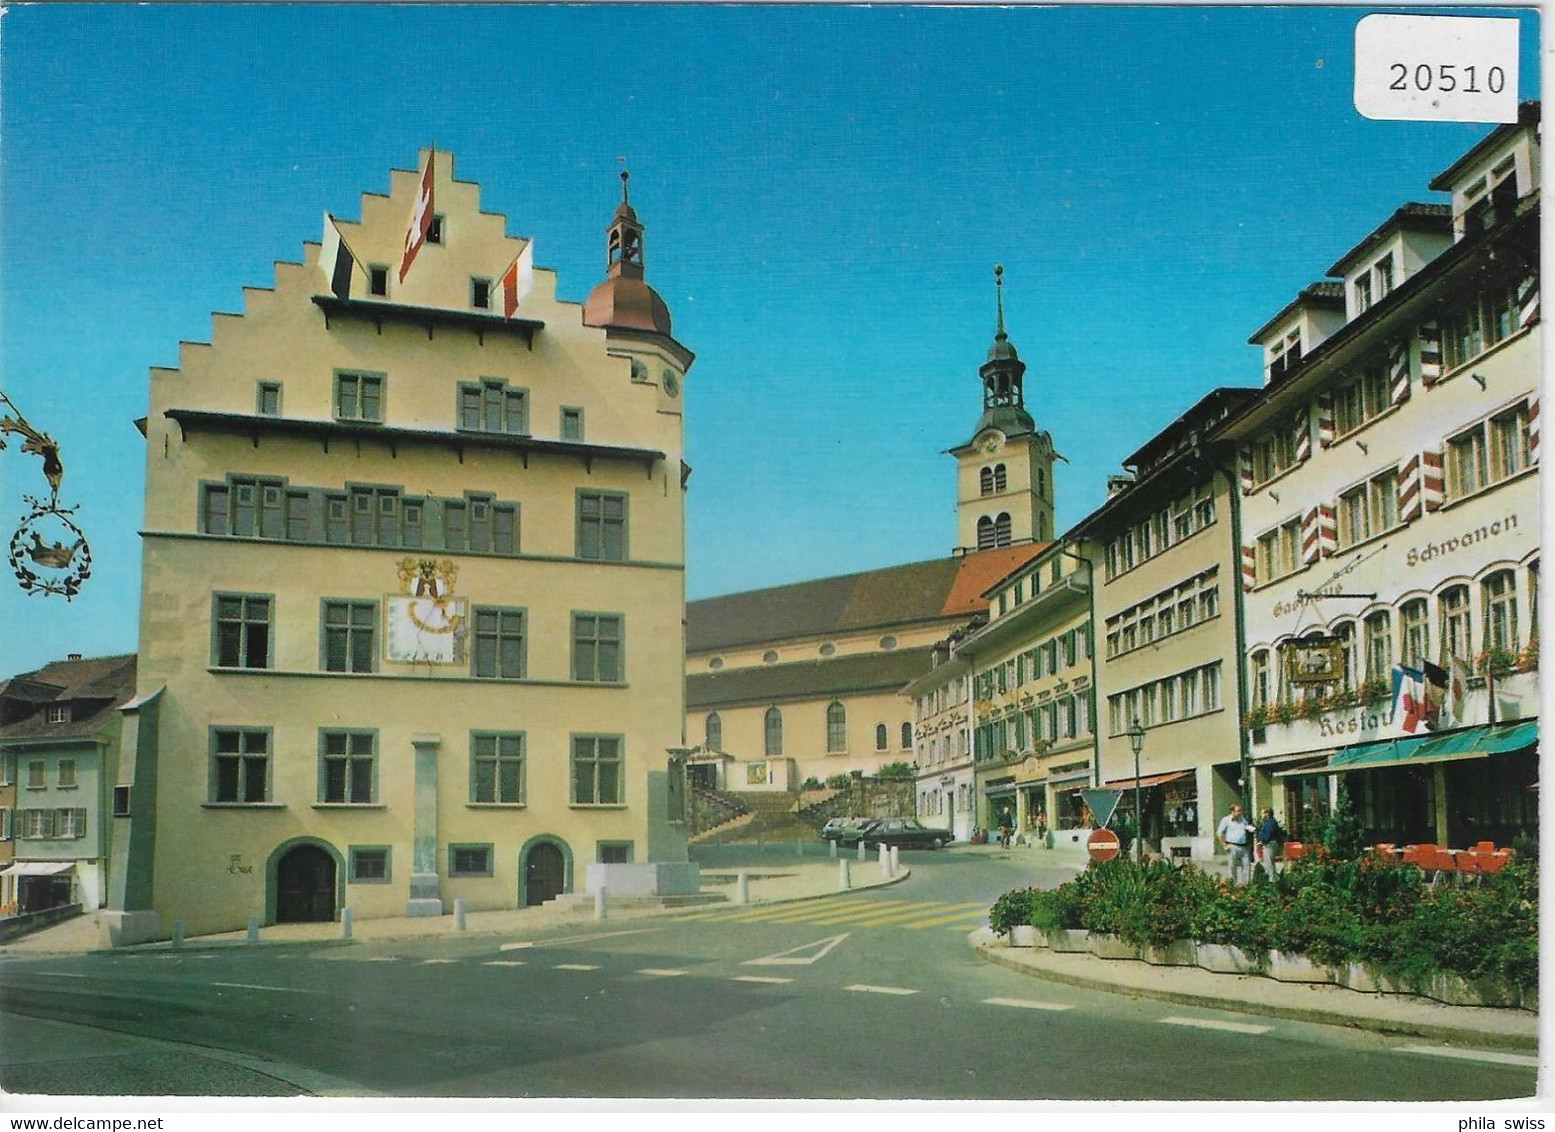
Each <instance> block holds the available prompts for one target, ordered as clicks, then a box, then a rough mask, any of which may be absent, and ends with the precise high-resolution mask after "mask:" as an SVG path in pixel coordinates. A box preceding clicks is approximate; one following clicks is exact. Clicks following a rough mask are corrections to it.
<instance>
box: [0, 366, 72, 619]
mask: <svg viewBox="0 0 1555 1132" xmlns="http://www.w3.org/2000/svg"><path fill="white" fill-rule="evenodd" d="M0 405H3V407H4V412H3V413H0V450H3V449H4V448H5V438H6V436H8V435H11V434H15V435H18V436H21V437H22V448H21V450H22V451H23V452H24V453H29V454H31V455H34V456H37V457H39V458H40V459H41V460H42V461H43V478H44V480H45V481H46V482H47V483H48V485H49V494H48V498H47V499H41V498H39V497H37V496H32V495H27V494H25V493H23V495H22V502H23V503H25V504H26V505H27V513H26V514H25V515H23V516H22V521H21V522H20V523H18V524H17V527H16V532H15V533H14V534H13V535H11V543H10V548H9V551H8V554H7V557H8V559H9V561H10V563H11V570H12V571H13V572H14V573H15V574H16V581H17V584H18V585H20V586H21V588H22V589H23V590H24V591H25V592H26V593H28V594H41V595H44V596H47V595H49V594H58V595H62V596H63V597H64V598H65V600H66V601H69V600H70V599H71V598H73V597H75V596H76V594H78V593H79V592H80V591H81V586H82V583H84V582H85V581H86V580H87V578H89V577H91V574H92V549H91V547H89V546H88V545H87V543H86V535H85V533H84V532H83V531H82V530H81V528H80V527H78V526H77V525H76V523H75V520H74V519H73V518H71V516H73V515H74V514H75V513H76V511H77V510H78V508H77V507H61V506H60V505H59V485H60V482H61V481H62V480H63V479H64V478H65V465H64V463H63V462H62V461H61V460H60V458H59V445H58V444H57V443H56V442H55V440H54V438H53V437H51V436H50V435H49V434H48V433H46V432H39V431H38V430H37V429H36V428H34V427H33V426H32V425H31V424H29V423H28V421H27V418H26V417H24V416H22V413H21V410H20V409H18V408H17V407H16V404H15V402H13V401H12V400H11V399H10V398H9V397H7V396H6V395H5V394H4V393H0Z"/></svg>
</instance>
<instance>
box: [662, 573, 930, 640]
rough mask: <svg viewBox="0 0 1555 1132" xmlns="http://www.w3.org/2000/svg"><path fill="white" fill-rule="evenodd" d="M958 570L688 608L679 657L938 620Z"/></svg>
mask: <svg viewBox="0 0 1555 1132" xmlns="http://www.w3.org/2000/svg"><path fill="white" fill-rule="evenodd" d="M960 565H961V564H960V560H959V559H955V558H939V559H934V560H931V561H928V562H911V563H908V564H907V565H905V566H890V567H887V568H886V569H883V570H869V571H866V572H864V573H862V574H843V575H840V576H838V577H832V578H817V579H815V580H814V581H809V582H798V583H795V584H794V585H789V586H774V587H772V588H770V589H765V590H749V591H747V592H745V593H737V594H726V595H724V596H723V597H710V598H704V599H703V600H701V601H693V602H688V603H687V604H686V650H687V651H688V652H705V651H707V650H708V649H720V648H734V647H738V646H740V645H753V644H759V643H762V642H765V641H781V640H786V639H789V638H793V637H814V636H827V635H831V634H837V633H845V632H849V631H854V630H859V629H866V628H871V627H874V626H885V625H898V624H902V623H904V622H914V621H928V620H933V619H935V618H937V617H940V616H942V614H941V612H940V611H941V609H942V608H943V607H944V604H945V597H946V595H947V594H948V593H949V592H950V589H951V585H952V583H953V582H954V581H955V577H956V572H957V571H958V570H959V569H960Z"/></svg>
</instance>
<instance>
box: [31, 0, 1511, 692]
mask: <svg viewBox="0 0 1555 1132" xmlns="http://www.w3.org/2000/svg"><path fill="white" fill-rule="evenodd" d="M1436 10H1437V11H1444V10H1445V9H1436ZM1365 11H1366V9H1359V8H1355V9H1350V8H1191V9H1190V8H1168V9H1161V8H1139V9H1131V8H1115V7H1113V8H1068V9H1064V8H1047V9H1035V8H1025V9H1021V8H1016V9H1010V8H1000V9H993V8H969V9H968V8H963V9H944V8H936V9H924V8H916V9H912V8H858V7H850V8H832V7H828V8H817V7H809V8H801V9H797V10H795V9H782V10H779V9H772V8H725V7H695V8H677V7H652V8H639V7H610V8H588V7H581V8H580V7H565V8H564V7H556V8H551V7H514V8H501V7H467V8H460V7H443V6H437V7H420V6H396V7H392V8H391V7H374V6H368V5H350V6H341V7H324V6H286V5H282V6H266V7H246V6H235V5H231V6H229V5H209V6H203V7H188V8H184V7H171V6H149V7H147V6H139V7H136V6H106V7H91V6H62V5H46V6H40V7H12V8H9V9H7V10H6V11H5V13H4V18H3V20H0V372H3V374H4V383H5V384H4V387H5V389H6V391H7V392H8V393H9V394H10V395H11V396H12V398H13V399H14V400H16V401H17V403H18V404H19V406H20V407H21V408H22V410H23V411H24V412H25V413H27V414H28V416H29V418H30V419H31V420H32V421H33V423H34V424H36V425H38V426H39V427H41V428H44V429H47V430H49V431H50V432H52V433H53V435H54V436H55V437H56V438H57V439H58V440H59V441H61V443H62V445H63V453H64V457H65V460H66V464H67V473H66V480H65V485H64V491H63V493H62V495H63V497H64V498H65V500H66V501H69V502H79V503H80V504H81V511H80V513H79V521H80V522H81V524H82V526H83V527H85V529H86V531H87V533H88V535H89V536H90V538H91V541H92V546H93V550H94V554H95V563H96V564H95V567H94V576H93V577H92V579H91V580H90V581H89V582H88V583H87V586H86V588H85V590H84V591H83V593H82V595H81V596H80V597H79V598H77V599H76V600H75V601H74V602H71V603H69V604H68V605H67V604H66V603H64V602H63V601H61V600H59V599H55V598H50V599H42V598H38V597H27V596H25V595H23V594H22V593H21V592H20V591H19V590H17V589H16V588H15V587H14V586H12V585H10V583H9V579H8V578H6V579H3V584H0V617H3V619H4V624H5V626H6V631H5V635H4V641H5V643H4V646H3V653H4V659H3V661H0V667H3V668H4V669H5V671H6V672H15V671H19V670H24V669H26V668H30V667H33V666H36V665H38V664H41V663H43V662H45V661H47V660H49V659H51V658H54V657H58V656H61V655H63V654H64V653H66V652H69V651H78V652H84V653H86V654H88V655H93V654H102V653H108V652H117V651H131V650H133V649H134V648H135V643H136V618H137V602H138V592H139V564H140V558H139V554H140V548H139V540H138V538H137V535H136V530H137V527H138V520H139V517H140V514H141V505H142V490H143V478H144V473H143V458H144V450H143V442H142V440H141V438H140V435H139V433H137V432H136V431H135V429H134V427H133V426H132V424H131V421H132V420H133V419H134V418H135V417H138V416H141V415H143V414H144V412H145V405H146V398H147V381H148V369H149V368H150V367H152V366H158V365H171V364H174V363H175V362H176V359H177V345H178V342H179V340H180V339H190V340H205V339H206V338H207V337H208V335H209V331H210V313H211V312H212V311H213V310H223V311H235V310H240V309H241V303H242V298H241V289H242V287H244V286H245V285H258V286H266V285H268V284H269V283H270V282H271V280H272V276H273V270H272V263H273V261H274V260H277V259H288V260H295V259H297V258H299V257H300V255H301V248H302V243H303V242H304V241H305V240H310V239H316V238H317V235H318V217H319V213H320V211H321V210H324V209H328V210H331V211H333V212H335V213H336V214H338V215H342V216H346V217H353V218H354V217H355V215H356V214H357V213H356V210H357V207H358V199H359V195H360V194H361V193H362V192H364V191H375V192H381V191H384V190H386V188H387V185H388V171H389V169H390V168H395V167H399V168H411V167H414V165H415V163H416V156H417V151H418V148H419V147H421V146H424V145H426V144H428V143H429V142H430V141H432V140H434V139H435V140H436V143H437V144H438V146H439V147H440V148H446V149H451V150H453V152H454V153H455V156H456V159H457V166H458V170H459V175H460V176H461V177H462V178H464V179H467V180H474V181H478V182H480V183H481V185H482V186H483V195H482V200H483V204H484V206H485V207H486V208H487V209H488V210H492V211H498V212H502V213H504V214H505V215H506V216H507V218H508V228H509V232H510V233H512V234H514V235H525V236H533V237H535V239H536V241H537V243H536V248H537V261H538V262H539V263H540V264H542V265H543V266H546V267H551V268H555V269H557V270H558V272H559V273H560V275H559V290H560V293H561V295H562V296H563V297H564V298H570V299H575V300H579V301H581V300H582V299H583V298H584V297H585V296H586V295H587V293H588V291H589V289H590V288H591V287H592V286H593V284H594V283H595V282H596V281H597V280H598V279H599V277H600V275H601V271H602V264H603V246H602V241H603V229H604V226H605V223H606V222H607V220H608V218H609V215H610V212H611V210H612V209H613V207H614V204H615V201H616V199H617V191H618V186H617V181H616V171H617V169H618V168H619V166H618V162H617V158H618V156H622V155H624V156H626V157H627V158H628V159H629V163H630V167H631V170H632V199H633V203H634V204H635V205H636V206H637V208H638V211H639V214H640V215H641V217H642V219H643V221H644V222H645V223H646V224H647V226H648V234H647V263H648V278H649V280H650V282H652V283H653V285H654V286H655V287H656V288H657V289H658V290H659V291H660V292H661V293H662V294H663V295H664V297H665V299H666V300H667V301H668V302H669V304H670V308H671V310H672V311H673V313H674V317H675V328H676V333H677V337H679V338H680V339H681V340H682V341H683V342H685V343H686V345H688V346H689V347H690V348H691V349H693V350H695V351H696V353H697V355H698V361H697V364H696V366H695V367H694V369H693V370H692V372H691V375H690V378H689V380H688V382H687V402H686V404H687V421H686V427H687V437H688V458H689V460H690V462H691V464H692V465H693V467H694V468H695V474H694V476H693V478H692V481H691V492H690V496H689V509H690V510H689V536H688V589H689V592H690V595H691V596H692V597H693V598H696V597H704V596H709V595H712V594H717V593H726V592H730V591H734V590H740V589H748V588H752V587H757V586H765V585H774V584H780V583H784V582H791V581H799V580H803V579H805V578H811V577H817V576H823V575H827V574H836V573H845V572H850V571H854V570H862V569H868V568H872V567H876V566H884V565H890V564H894V563H899V562H906V561H912V560H916V559H922V558H930V557H935V556H938V555H941V554H944V553H947V552H948V551H949V550H950V548H951V546H952V545H953V543H954V540H955V491H954V465H953V461H952V460H951V458H950V457H948V456H946V455H944V454H943V452H944V450H945V449H946V448H949V447H951V446H953V445H956V444H958V443H961V442H962V441H964V440H966V439H967V438H968V436H969V434H970V431H971V429H972V427H973V425H974V424H975V422H976V420H977V417H978V415H979V412H980V409H981V401H980V392H979V387H978V381H977V366H978V364H979V363H980V362H981V361H982V359H983V357H984V354H985V352H986V350H987V348H988V345H989V343H990V341H991V338H992V334H993V324H994V301H993V287H992V268H993V264H994V263H995V262H1000V263H1003V264H1004V265H1005V278H1006V280H1007V284H1008V286H1007V288H1006V303H1007V312H1008V323H1009V331H1010V336H1011V339H1012V340H1013V341H1014V342H1015V344H1016V345H1017V347H1018V348H1019V350H1020V352H1021V356H1022V358H1023V359H1024V360H1025V361H1026V362H1027V364H1028V366H1029V368H1028V370H1027V374H1026V391H1027V407H1028V409H1029V410H1030V411H1031V412H1032V413H1033V415H1034V416H1035V417H1036V419H1037V422H1038V424H1039V426H1040V427H1042V428H1045V429H1048V430H1049V431H1051V432H1052V434H1053V438H1054V441H1055V443H1056V445H1057V447H1058V449H1059V451H1061V452H1062V453H1064V455H1065V456H1067V457H1068V460H1069V463H1067V464H1064V465H1060V468H1059V471H1058V473H1057V477H1056V485H1057V491H1058V523H1059V526H1060V527H1061V528H1062V527H1065V526H1068V525H1070V524H1072V523H1074V522H1075V521H1077V520H1078V519H1079V518H1081V517H1082V516H1083V515H1084V514H1085V513H1086V512H1087V511H1088V510H1090V509H1091V508H1093V507H1094V506H1096V505H1097V504H1098V503H1100V502H1101V500H1102V497H1103V494H1104V490H1105V481H1106V476H1107V475H1108V474H1109V473H1111V472H1115V471H1117V470H1118V464H1119V462H1120V460H1121V459H1122V458H1123V457H1124V456H1125V455H1127V454H1128V453H1129V452H1131V451H1133V450H1134V449H1135V448H1137V447H1138V446H1139V445H1140V444H1141V443H1143V441H1144V440H1146V439H1147V438H1148V437H1149V436H1150V435H1151V433H1152V432H1153V431H1155V430H1156V429H1158V428H1160V427H1161V426H1163V425H1165V424H1167V423H1169V422H1170V421H1171V420H1172V419H1174V418H1175V417H1176V416H1177V415H1178V414H1179V413H1180V412H1181V411H1182V410H1183V409H1184V408H1186V407H1187V406H1188V405H1189V404H1191V403H1192V402H1193V401H1195V400H1197V399H1198V398H1199V397H1200V396H1202V394H1203V393H1204V392H1206V391H1207V390H1208V389H1210V388H1212V387H1214V386H1216V385H1252V384H1256V383H1257V382H1258V380H1259V366H1258V359H1257V354H1256V351H1255V350H1254V349H1253V348H1252V347H1249V346H1247V345H1246V339H1247V336H1248V335H1249V334H1250V333H1251V332H1252V331H1253V330H1255V329H1256V328H1257V327H1258V326H1259V325H1260V324H1261V323H1262V322H1263V321H1264V320H1265V319H1266V318H1268V317H1269V316H1270V315H1272V314H1273V313H1274V312H1275V311H1276V310H1278V309H1279V308H1280V307H1281V306H1283V305H1284V304H1285V303H1286V302H1287V301H1288V300H1289V299H1290V298H1291V297H1292V296H1293V295H1294V294H1295V292H1296V290H1298V289H1299V288H1300V287H1301V286H1303V285H1304V284H1306V283H1308V282H1311V281H1313V280H1316V279H1320V278H1322V272H1323V270H1324V269H1325V268H1326V267H1327V266H1328V265H1329V264H1330V263H1332V262H1333V261H1334V260H1335V259H1337V258H1338V257H1339V255H1340V254H1341V253H1342V252H1344V251H1345V250H1347V249H1348V248H1350V247H1351V246H1352V245H1353V244H1355V243H1356V242H1357V241H1358V240H1359V239H1360V238H1361V237H1362V236H1364V235H1365V234H1366V233H1367V232H1369V231H1370V230H1371V229H1372V228H1373V227H1374V226H1375V225H1376V224H1377V223H1378V222H1380V221H1381V220H1382V219H1383V218H1384V217H1385V216H1386V215H1387V214H1388V213H1390V212H1391V211H1392V209H1393V208H1395V207H1396V206H1397V205H1398V204H1400V203H1402V202H1403V201H1405V200H1433V199H1440V198H1438V197H1436V196H1435V195H1434V194H1430V193H1429V192H1428V191H1427V188H1426V185H1427V183H1428V181H1429V180H1430V179H1431V178H1432V177H1433V176H1434V175H1435V174H1436V173H1438V172H1440V171H1441V170H1442V169H1444V168H1445V167H1446V166H1447V165H1448V164H1450V163H1451V162H1452V161H1453V160H1454V159H1455V158H1456V157H1457V156H1458V155H1459V154H1461V153H1462V152H1463V151H1464V150H1466V149H1467V148H1468V147H1469V146H1470V145H1472V144H1473V143H1474V142H1475V141H1476V140H1477V139H1478V138H1480V137H1481V136H1483V135H1484V134H1485V133H1486V132H1487V130H1488V129H1489V127H1488V126H1484V125H1465V124H1453V123H1399V122H1371V121H1367V120H1365V119H1362V118H1361V117H1360V116H1359V115H1358V114H1357V113H1356V112H1355V110H1354V107H1353V105H1352V101H1351V82H1352V70H1351V50H1352V43H1353V34H1354V26H1355V23H1356V21H1357V20H1358V19H1359V18H1360V16H1361V15H1363V14H1364V12H1365ZM1499 14H1501V15H1507V14H1509V13H1508V12H1507V11H1506V10H1502V11H1501V12H1500V13H1499ZM1522 18H1523V20H1524V23H1525V27H1524V51H1523V56H1522V88H1521V96H1522V97H1524V98H1529V97H1537V96H1538V71H1537V42H1536V41H1537V25H1536V17H1534V16H1530V15H1528V14H1526V13H1525V14H1524V15H1523V16H1522ZM18 447H19V446H18V445H17V444H15V443H14V442H13V443H11V444H10V446H9V448H8V450H7V451H6V452H4V453H0V524H3V525H4V528H5V529H4V532H0V533H3V534H4V535H5V536H6V537H8V536H9V532H10V530H11V529H13V528H14V526H15V524H16V522H17V520H18V519H19V518H20V517H21V514H22V510H23V508H22V504H21V499H20V496H21V494H22V492H23V491H29V492H34V491H36V490H37V489H38V488H39V487H41V479H40V477H39V476H38V463H37V460H36V459H35V458H33V457H30V456H25V457H24V456H23V455H21V454H20V452H19V451H18V450H17V449H18Z"/></svg>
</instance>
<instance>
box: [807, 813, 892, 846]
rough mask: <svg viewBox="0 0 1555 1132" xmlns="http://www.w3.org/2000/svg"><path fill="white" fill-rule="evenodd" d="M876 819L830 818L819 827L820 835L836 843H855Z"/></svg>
mask: <svg viewBox="0 0 1555 1132" xmlns="http://www.w3.org/2000/svg"><path fill="white" fill-rule="evenodd" d="M878 820H879V819H878V818H832V819H831V820H830V821H828V822H827V823H826V824H825V825H823V826H822V827H821V837H822V838H823V839H824V840H826V841H835V842H837V843H838V844H844V845H856V844H858V839H859V838H860V837H862V836H864V831H865V830H867V829H868V828H869V827H870V826H872V825H874V824H875V823H876V822H877V821H878Z"/></svg>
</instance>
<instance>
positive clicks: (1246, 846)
mask: <svg viewBox="0 0 1555 1132" xmlns="http://www.w3.org/2000/svg"><path fill="white" fill-rule="evenodd" d="M1252 833H1253V827H1252V826H1251V825H1249V824H1248V823H1247V820H1246V819H1245V818H1244V817H1242V806H1241V804H1240V803H1236V802H1233V803H1232V805H1231V812H1230V813H1229V814H1227V815H1226V816H1225V817H1223V818H1221V819H1220V825H1219V826H1218V827H1217V828H1216V830H1215V836H1216V838H1218V839H1219V841H1220V844H1221V845H1222V846H1223V847H1224V848H1225V850H1226V856H1227V863H1228V864H1229V865H1230V866H1231V883H1232V884H1245V883H1246V882H1247V881H1249V880H1251V879H1252V875H1253V872H1252V860H1251V858H1249V857H1248V851H1249V850H1250V849H1251V848H1252V846H1251V844H1250V842H1251V840H1252Z"/></svg>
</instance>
